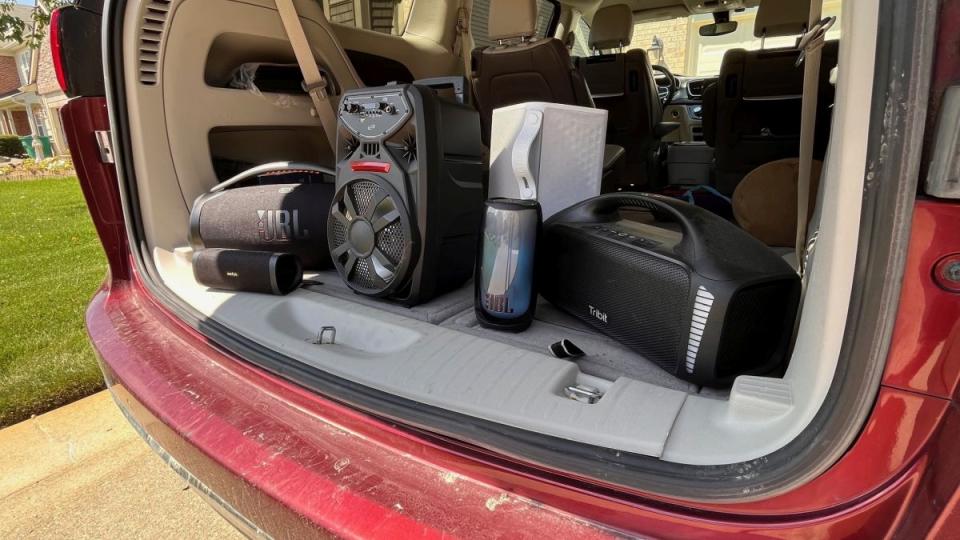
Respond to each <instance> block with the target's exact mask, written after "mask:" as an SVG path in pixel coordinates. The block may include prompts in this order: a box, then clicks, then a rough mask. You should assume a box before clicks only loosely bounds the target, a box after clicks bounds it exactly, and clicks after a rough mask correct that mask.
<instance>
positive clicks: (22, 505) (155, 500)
mask: <svg viewBox="0 0 960 540" xmlns="http://www.w3.org/2000/svg"><path fill="white" fill-rule="evenodd" d="M105 537H108V538H242V536H241V535H240V533H239V532H237V531H236V530H235V529H234V528H233V527H232V526H231V525H229V524H228V523H227V522H226V521H224V520H223V518H221V517H220V515H219V514H217V513H216V512H215V511H214V510H213V509H212V508H210V507H209V506H208V505H207V504H206V503H205V502H204V501H203V500H202V499H200V497H199V496H198V495H197V494H196V493H195V492H193V491H192V490H190V489H189V488H188V487H187V484H186V482H184V481H183V480H182V479H181V478H180V477H179V476H177V474H176V473H174V472H173V471H172V470H171V469H170V468H169V467H167V465H166V464H165V463H164V462H163V461H161V459H160V458H159V457H158V456H156V455H155V454H154V453H153V451H151V450H150V448H149V447H148V446H147V444H146V443H145V442H144V441H143V440H141V439H140V437H139V436H137V434H136V432H134V431H133V428H131V427H130V424H128V423H127V420H126V419H125V418H124V417H123V415H121V414H120V410H119V409H118V408H117V406H116V405H115V404H114V403H113V400H112V398H111V397H110V395H109V393H107V392H100V393H99V394H95V395H93V396H90V397H88V398H86V399H82V400H80V401H78V402H76V403H73V404H71V405H67V406H66V407H62V408H60V409H57V410H55V411H52V412H49V413H47V414H44V415H42V416H38V417H35V418H32V419H30V420H27V421H25V422H22V423H20V424H17V425H15V426H11V427H9V428H6V429H3V430H0V538H105Z"/></svg>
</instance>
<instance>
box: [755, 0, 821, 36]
mask: <svg viewBox="0 0 960 540" xmlns="http://www.w3.org/2000/svg"><path fill="white" fill-rule="evenodd" d="M809 19H810V0H761V2H760V6H759V7H758V8H757V18H756V20H754V22H753V35H754V36H756V37H764V36H766V37H774V36H799V35H800V34H802V33H803V31H804V29H805V28H806V27H807V21H808V20H809Z"/></svg>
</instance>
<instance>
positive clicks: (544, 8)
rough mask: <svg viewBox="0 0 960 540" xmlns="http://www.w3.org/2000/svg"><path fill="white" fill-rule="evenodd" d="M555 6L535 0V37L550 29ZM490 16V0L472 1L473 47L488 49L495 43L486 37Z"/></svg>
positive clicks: (544, 0) (471, 25) (542, 35)
mask: <svg viewBox="0 0 960 540" xmlns="http://www.w3.org/2000/svg"><path fill="white" fill-rule="evenodd" d="M555 9H556V5H555V4H553V3H552V2H548V1H547V0H537V36H538V37H544V36H546V35H547V31H548V30H549V29H550V21H551V20H552V19H553V13H554V10H555ZM489 16H490V0H473V13H472V14H471V17H470V33H471V34H472V35H473V42H474V46H476V47H488V46H490V45H496V42H495V41H493V40H491V39H490V38H488V37H487V20H488V19H489Z"/></svg>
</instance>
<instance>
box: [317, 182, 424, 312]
mask: <svg viewBox="0 0 960 540" xmlns="http://www.w3.org/2000/svg"><path fill="white" fill-rule="evenodd" d="M327 235H328V242H329V245H330V254H331V256H332V258H333V265H334V267H336V269H337V271H338V272H339V273H340V276H341V277H342V278H343V280H344V281H345V282H346V284H347V285H348V286H349V287H350V288H351V289H353V290H354V291H356V292H358V293H361V294H366V295H370V296H389V295H390V294H393V293H394V292H395V291H397V290H398V289H400V288H401V287H402V286H403V285H404V284H406V282H407V277H408V274H409V273H410V270H411V268H412V267H413V265H414V264H416V261H414V258H415V257H416V254H417V252H418V237H417V235H416V232H415V230H414V228H413V226H412V224H411V222H410V216H409V214H408V213H407V208H406V206H404V204H403V199H402V198H401V197H400V195H399V194H398V193H397V191H396V190H395V189H394V188H393V186H391V185H390V183H389V182H387V181H385V180H383V179H382V178H379V177H378V176H376V175H370V176H369V177H361V178H358V179H356V180H353V181H350V182H348V183H346V184H344V185H343V187H341V188H340V189H339V190H337V193H336V195H335V196H334V199H333V204H332V205H331V207H330V217H329V220H328V224H327Z"/></svg>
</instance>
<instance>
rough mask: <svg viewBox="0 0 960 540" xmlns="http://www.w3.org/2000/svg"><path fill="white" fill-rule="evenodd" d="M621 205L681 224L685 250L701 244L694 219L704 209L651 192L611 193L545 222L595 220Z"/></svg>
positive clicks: (681, 247)
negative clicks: (646, 211)
mask: <svg viewBox="0 0 960 540" xmlns="http://www.w3.org/2000/svg"><path fill="white" fill-rule="evenodd" d="M622 208H643V209H644V210H649V211H650V213H652V214H653V216H654V217H655V218H657V219H658V220H661V221H670V222H673V223H677V224H679V225H680V227H681V229H682V230H683V240H682V241H681V243H680V245H679V246H678V249H680V250H682V251H686V250H688V249H692V246H697V245H701V240H702V239H701V238H700V237H699V234H698V233H697V227H694V226H693V223H692V222H691V218H693V217H694V215H697V214H698V213H699V212H702V210H701V209H699V208H696V207H694V206H690V205H688V204H686V203H684V202H681V201H678V200H676V199H673V198H671V197H664V196H663V195H655V194H652V193H608V194H606V195H600V196H599V197H593V198H591V199H587V200H586V201H583V202H581V203H579V204H575V205H573V206H571V207H569V208H567V209H566V210H562V211H560V212H558V213H556V214H554V215H553V216H552V217H550V219H548V220H547V222H546V223H545V224H544V225H545V226H549V225H551V224H553V223H589V222H591V221H596V220H597V217H599V216H608V215H611V214H613V213H615V212H618V211H619V210H620V209H622ZM691 255H692V254H691Z"/></svg>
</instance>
